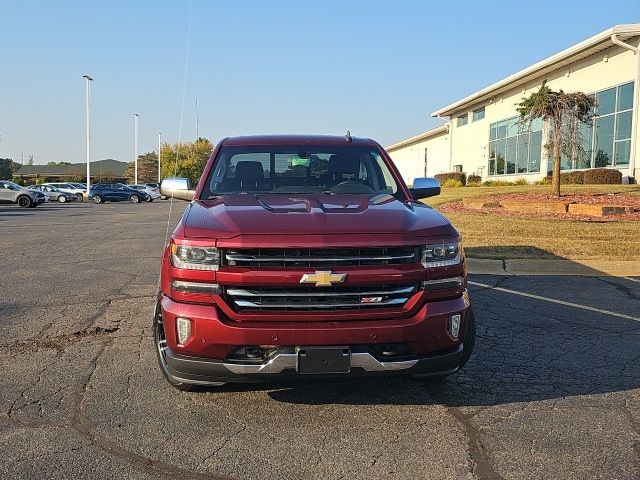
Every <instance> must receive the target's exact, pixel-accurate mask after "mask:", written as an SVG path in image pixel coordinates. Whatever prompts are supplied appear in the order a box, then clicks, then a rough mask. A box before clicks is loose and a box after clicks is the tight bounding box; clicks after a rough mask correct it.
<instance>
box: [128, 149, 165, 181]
mask: <svg viewBox="0 0 640 480" xmlns="http://www.w3.org/2000/svg"><path fill="white" fill-rule="evenodd" d="M135 168H136V167H135V164H134V163H133V162H130V163H129V165H128V166H127V171H126V172H125V174H124V176H125V177H127V181H128V182H129V183H133V182H135V176H136V171H135ZM157 181H158V155H157V154H156V152H147V153H143V154H142V155H138V182H139V183H147V182H157Z"/></svg>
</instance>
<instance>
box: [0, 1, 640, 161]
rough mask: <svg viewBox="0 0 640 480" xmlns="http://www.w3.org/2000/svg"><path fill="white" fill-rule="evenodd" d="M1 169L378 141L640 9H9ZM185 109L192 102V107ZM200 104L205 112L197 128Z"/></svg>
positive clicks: (290, 4)
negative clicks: (182, 150)
mask: <svg viewBox="0 0 640 480" xmlns="http://www.w3.org/2000/svg"><path fill="white" fill-rule="evenodd" d="M0 19H1V20H2V21H1V23H0V24H1V26H2V28H0V65H1V66H2V69H1V73H0V158H5V157H9V158H13V159H14V160H16V161H18V162H19V161H21V158H22V157H23V156H24V159H25V162H26V160H27V158H28V157H29V156H30V155H33V158H34V162H35V163H36V164H44V163H47V162H50V161H68V162H73V163H75V162H84V161H86V158H85V83H84V82H85V80H84V79H83V78H82V76H83V75H85V74H88V75H90V76H91V77H93V78H94V81H93V82H92V84H91V102H90V105H91V130H92V134H91V150H92V152H91V159H92V160H100V159H104V158H114V159H116V160H122V161H131V160H133V158H134V152H135V149H134V120H133V118H134V117H133V114H134V113H138V114H139V115H140V116H139V120H138V121H139V123H138V127H139V144H138V152H139V153H144V152H148V151H152V150H155V149H156V148H157V141H158V136H157V132H162V133H163V135H162V140H163V141H167V142H171V143H173V142H176V141H178V140H179V139H181V140H183V141H191V140H194V139H195V138H196V117H197V118H198V124H199V132H198V133H199V135H200V136H203V137H206V138H209V139H211V140H212V141H213V142H217V141H218V140H220V139H221V138H224V137H226V136H233V135H248V134H255V133H314V134H339V135H343V134H344V133H345V132H346V131H347V130H350V131H351V134H352V135H354V136H362V137H369V138H373V139H375V140H377V141H378V142H380V143H381V144H382V145H388V144H391V143H393V142H395V141H398V140H401V139H404V138H407V137H410V136H412V135H415V134H417V133H420V132H422V131H425V130H427V129H428V128H431V127H433V126H436V125H438V124H440V123H441V122H442V120H438V119H433V118H431V112H433V111H434V110H436V109H438V108H439V107H442V106H445V105H448V104H450V103H452V102H453V101H455V100H458V99H460V98H462V97H464V96H466V95H468V94H470V93H473V92H475V91H476V90H479V89H480V88H482V87H484V86H487V85H489V84H491V83H493V82H495V81H497V80H500V79H501V78H504V77H506V76H508V75H509V74H511V73H514V72H516V71H518V70H520V69H522V68H524V67H527V66H529V65H531V64H532V63H535V62H536V61H539V60H542V59H544V58H546V57H548V56H549V55H552V54H554V53H556V52H558V51H560V50H563V49H565V48H567V47H569V46H571V45H573V44H575V43H578V42H580V41H582V40H584V39H586V38H587V37H590V36H592V35H595V34H596V33H599V32H601V31H603V30H605V29H607V28H610V27H612V26H613V25H616V24H624V23H637V22H640V3H638V1H637V0H630V1H615V0H614V1H609V2H606V3H603V2H602V1H599V2H590V1H574V2H568V1H567V2H561V1H558V0H556V1H547V0H540V1H537V2H535V3H534V4H528V5H527V7H526V8H525V7H523V6H521V4H519V3H518V2H514V1H495V2H490V1H487V2H478V1H464V0H460V1H457V2H451V1H448V2H428V1H426V0H423V1H408V0H407V1H402V0H395V1H378V0H369V1H349V0H342V1H332V0H322V1H278V0H271V1H258V0H255V1H242V0H236V1H214V0H153V1H142V0H138V1H133V0H129V1H125V0H110V1H98V0H83V1H71V0H68V1H65V0H57V1H33V0H2V3H1V4H0ZM183 98H184V101H183ZM196 99H197V102H198V115H197V116H196Z"/></svg>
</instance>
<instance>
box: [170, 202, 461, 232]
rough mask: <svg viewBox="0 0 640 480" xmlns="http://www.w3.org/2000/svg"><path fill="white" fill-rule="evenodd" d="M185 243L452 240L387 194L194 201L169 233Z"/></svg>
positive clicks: (426, 212)
mask: <svg viewBox="0 0 640 480" xmlns="http://www.w3.org/2000/svg"><path fill="white" fill-rule="evenodd" d="M175 233H176V235H178V236H183V237H185V238H200V239H202V238H211V239H225V238H233V237H236V236H239V235H296V236H300V235H336V234H338V235H339V234H360V235H361V234H393V235H398V236H405V237H406V236H415V237H432V236H447V235H456V234H457V232H456V231H455V229H454V228H453V227H452V226H451V224H450V223H449V221H448V220H447V219H446V218H445V217H444V216H442V215H441V214H440V213H438V212H436V211H435V210H433V209H431V208H430V207H428V206H427V205H423V204H418V203H411V204H407V203H404V202H400V201H398V200H397V199H395V198H394V197H392V196H391V195H375V196H374V195H309V194H304V195H298V194H296V195H237V194H236V195H223V196H220V197H216V198H215V199H214V200H204V201H203V200H197V201H195V202H193V203H191V204H190V206H189V207H188V208H187V210H186V211H185V213H184V216H183V218H182V222H181V224H180V225H179V226H178V229H177V231H176V232H175Z"/></svg>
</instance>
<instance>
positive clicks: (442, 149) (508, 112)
mask: <svg viewBox="0 0 640 480" xmlns="http://www.w3.org/2000/svg"><path fill="white" fill-rule="evenodd" d="M639 48H640V24H633V25H617V26H615V27H613V28H610V29H608V30H605V31H604V32H601V33H599V34H597V35H595V36H593V37H591V38H588V39H587V40H585V41H583V42H580V43H578V44H576V45H574V46H572V47H570V48H568V49H566V50H563V51H562V52H559V53H557V54H555V55H553V56H551V57H549V58H547V59H545V60H542V61H541V62H538V63H536V64H534V65H531V66H530V67H528V68H525V69H523V70H521V71H519V72H517V73H514V74H513V75H510V76H509V77H507V78H505V79H503V80H500V81H499V82H496V83H494V84H493V85H490V86H488V87H486V88H483V89H482V90H479V91H477V92H475V93H473V94H471V95H469V96H467V97H465V98H462V99H460V100H458V101H456V102H454V103H452V104H450V105H447V106H445V107H442V108H440V109H438V110H436V111H435V112H433V113H432V114H431V115H432V116H433V117H437V118H441V119H443V120H445V122H446V123H444V124H443V125H441V126H438V127H436V128H432V129H431V130H427V131H426V132H423V133H421V134H419V135H415V136H413V137H410V138H407V139H404V140H401V141H399V142H396V143H394V144H392V145H389V146H387V147H386V150H387V151H388V152H389V154H390V155H391V157H392V158H393V160H394V162H395V163H396V165H397V166H398V168H399V169H400V172H401V174H402V176H403V177H404V179H405V180H406V181H407V183H409V184H411V183H412V182H413V179H414V178H416V177H423V176H433V175H435V174H438V173H443V172H453V171H461V172H466V173H467V175H471V174H476V175H480V176H481V177H482V178H483V180H490V179H496V180H498V179H499V180H516V179H518V178H526V179H527V180H529V181H531V182H532V181H535V180H538V179H540V178H542V177H545V176H546V175H547V172H548V171H549V170H551V159H550V157H549V155H548V154H547V151H546V149H545V148H544V145H545V144H546V143H547V139H548V128H547V125H546V124H544V123H543V122H542V121H535V122H532V123H526V124H525V123H522V122H519V121H518V120H519V118H518V115H517V111H516V107H517V104H518V103H519V102H521V101H522V99H523V98H524V97H527V96H529V95H530V94H531V93H533V92H535V91H537V90H538V89H539V88H540V86H541V85H542V83H543V82H544V81H546V82H547V85H548V86H549V87H550V88H552V89H553V90H560V89H561V90H564V91H565V92H577V91H580V92H584V93H587V94H589V95H593V96H594V97H595V100H596V103H597V106H596V109H595V112H594V117H593V121H592V123H591V124H590V125H584V126H583V128H582V139H583V148H582V149H579V150H580V151H579V153H577V154H575V155H573V156H571V157H569V156H565V157H563V159H562V169H563V170H579V169H587V168H596V167H605V168H616V169H618V170H620V171H621V172H622V175H623V177H634V178H636V179H640V128H639V126H638V123H639V120H640V119H639V118H638V114H639V111H638V110H639V106H638V104H639V102H640V100H639V99H640V95H639V93H640V92H639V91H638V90H639V88H638V85H639V83H640V51H639Z"/></svg>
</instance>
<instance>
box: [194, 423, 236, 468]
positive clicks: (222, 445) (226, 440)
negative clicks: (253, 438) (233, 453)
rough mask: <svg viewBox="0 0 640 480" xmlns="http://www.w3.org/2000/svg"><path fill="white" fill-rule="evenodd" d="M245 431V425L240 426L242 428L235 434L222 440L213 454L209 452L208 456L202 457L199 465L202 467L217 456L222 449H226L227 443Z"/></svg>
mask: <svg viewBox="0 0 640 480" xmlns="http://www.w3.org/2000/svg"><path fill="white" fill-rule="evenodd" d="M246 429H247V425H242V427H240V429H238V430H237V431H236V432H234V433H232V434H231V435H228V436H227V437H225V439H224V440H223V442H222V444H221V445H220V446H219V447H218V448H216V449H215V450H214V451H213V452H211V453H210V454H209V455H207V456H206V457H204V458H203V459H202V462H201V464H202V465H204V464H205V463H207V462H208V461H209V460H210V459H212V458H213V457H215V456H216V455H217V454H218V452H220V450H222V449H223V448H224V447H226V446H227V445H228V444H229V442H231V440H233V439H234V438H235V437H237V436H238V435H240V434H241V433H242V432H244V431H245V430H246Z"/></svg>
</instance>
